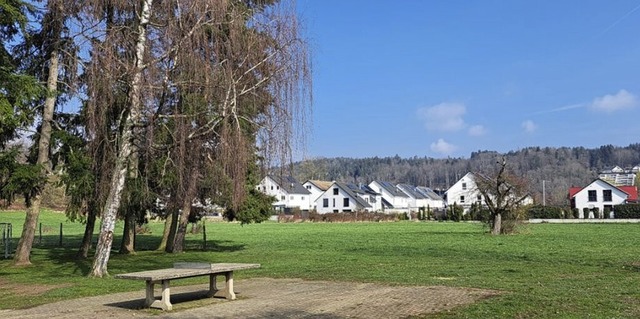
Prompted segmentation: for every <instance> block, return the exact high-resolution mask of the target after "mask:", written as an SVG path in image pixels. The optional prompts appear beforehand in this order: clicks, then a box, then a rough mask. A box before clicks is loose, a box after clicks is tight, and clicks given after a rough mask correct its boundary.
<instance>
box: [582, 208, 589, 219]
mask: <svg viewBox="0 0 640 319" xmlns="http://www.w3.org/2000/svg"><path fill="white" fill-rule="evenodd" d="M582 215H583V216H582V218H584V219H587V218H589V208H587V207H584V208H583V209H582Z"/></svg>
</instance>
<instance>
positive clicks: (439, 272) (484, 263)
mask: <svg viewBox="0 0 640 319" xmlns="http://www.w3.org/2000/svg"><path fill="white" fill-rule="evenodd" d="M23 218H24V215H23V213H19V212H17V213H16V212H1V211H0V223H1V222H11V223H13V227H14V233H13V235H14V237H16V238H17V237H19V235H20V234H19V233H20V231H21V224H22V220H23ZM41 221H42V222H43V224H53V225H54V226H51V227H50V228H48V229H49V230H51V231H50V232H48V233H46V234H43V237H45V240H43V242H44V243H43V244H40V245H35V249H34V251H33V255H32V262H33V263H34V265H33V266H31V267H26V268H15V267H12V266H11V262H10V261H7V260H0V309H3V308H17V307H29V306H33V305H37V304H42V303H46V302H51V301H55V300H60V299H68V298H76V297H81V296H88V295H99V294H106V293H112V292H119V291H130V290H141V289H142V286H141V283H139V282H133V281H126V280H115V279H112V278H105V279H91V278H87V277H86V275H87V273H88V272H89V269H90V268H91V261H90V260H82V261H78V260H76V259H75V258H74V255H75V252H76V250H77V245H78V243H79V242H80V236H81V234H82V231H83V226H82V225H81V224H78V223H71V222H68V221H66V219H65V217H64V215H62V214H59V213H50V212H47V213H44V214H43V215H42V217H41ZM61 222H62V223H63V233H64V238H63V239H64V240H63V246H62V247H57V245H58V241H59V234H58V232H59V224H60V223H61ZM162 227H163V225H162V224H161V223H152V224H151V225H150V230H151V233H147V234H141V235H139V236H138V238H137V242H138V243H139V249H141V250H140V251H139V252H138V253H137V254H136V255H128V256H125V255H118V254H117V253H114V254H112V258H111V261H110V263H109V271H110V273H111V274H117V273H123V272H130V271H136V270H147V269H155V268H164V267H169V266H171V265H172V263H173V262H174V261H207V262H249V263H260V264H262V268H261V269H256V270H248V271H242V272H239V273H238V274H237V278H240V280H241V279H242V278H248V277H273V278H304V279H312V280H334V281H356V282H381V283H388V284H392V285H427V286H428V285H445V286H456V287H474V288H487V289H496V290H500V291H502V292H503V294H502V295H501V296H499V297H496V298H492V299H488V300H484V301H481V302H479V303H476V304H473V305H471V306H469V307H465V308H460V309H456V310H455V311H453V312H448V313H442V314H438V315H435V316H430V317H429V318H432V317H435V318H461V317H462V318H464V317H468V318H496V317H498V318H587V317H590V318H637V317H640V240H639V239H638V237H639V236H638V235H639V234H640V225H638V224H566V225H556V224H538V225H527V226H525V228H523V229H522V230H521V232H520V233H519V234H517V235H510V236H497V237H494V236H490V235H488V234H486V233H485V229H484V228H483V226H482V225H480V224H474V223H438V222H395V223H353V224H350V223H344V224H343V223H340V224H337V223H336V224H332V223H298V224H278V223H263V224H252V225H244V226H241V225H239V224H235V223H222V222H216V223H211V222H209V223H207V224H206V231H207V232H206V233H207V249H206V250H202V234H201V233H199V234H191V235H189V237H188V247H190V250H189V251H188V252H187V253H183V254H178V255H171V254H165V253H162V252H156V251H154V250H153V249H154V248H155V247H156V246H157V244H158V242H159V240H160V236H161V233H162ZM16 242H17V240H16ZM118 243H119V238H116V243H115V245H114V248H116V249H117V247H118V246H117V244H118ZM14 246H15V243H14ZM1 283H9V284H30V285H41V286H44V285H63V284H64V287H60V288H56V289H52V290H49V291H47V292H45V293H42V294H33V295H27V296H25V295H16V293H15V292H14V291H12V290H3V289H2V284H1ZM188 283H190V281H188V280H185V281H177V282H176V284H188Z"/></svg>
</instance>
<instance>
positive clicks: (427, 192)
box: [416, 186, 445, 209]
mask: <svg viewBox="0 0 640 319" xmlns="http://www.w3.org/2000/svg"><path fill="white" fill-rule="evenodd" d="M416 190H417V191H418V192H420V193H421V194H422V195H424V196H425V197H426V202H427V207H430V208H432V209H443V208H444V207H445V200H444V199H443V198H442V197H440V195H438V194H436V192H434V191H433V190H432V189H431V188H429V187H425V186H416Z"/></svg>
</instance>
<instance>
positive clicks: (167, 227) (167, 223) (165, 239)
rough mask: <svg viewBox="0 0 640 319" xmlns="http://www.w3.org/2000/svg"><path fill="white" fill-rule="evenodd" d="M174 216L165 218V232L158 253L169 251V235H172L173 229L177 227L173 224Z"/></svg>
mask: <svg viewBox="0 0 640 319" xmlns="http://www.w3.org/2000/svg"><path fill="white" fill-rule="evenodd" d="M172 216H173V214H171V213H170V214H167V216H165V218H164V231H163V232H162V240H161V241H160V245H159V246H158V249H156V250H158V251H164V250H165V249H167V242H168V241H169V233H171V227H172V226H173V225H175V224H174V223H173V217H172Z"/></svg>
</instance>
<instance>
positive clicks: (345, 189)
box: [333, 182, 371, 207]
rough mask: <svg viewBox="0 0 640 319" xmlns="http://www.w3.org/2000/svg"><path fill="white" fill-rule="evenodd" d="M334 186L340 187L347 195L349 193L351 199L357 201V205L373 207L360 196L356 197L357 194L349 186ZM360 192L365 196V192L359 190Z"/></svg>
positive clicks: (336, 183) (343, 184) (344, 184)
mask: <svg viewBox="0 0 640 319" xmlns="http://www.w3.org/2000/svg"><path fill="white" fill-rule="evenodd" d="M333 184H334V185H337V186H338V187H340V188H341V189H342V190H343V191H345V193H347V194H348V195H349V197H351V198H353V200H355V201H356V203H357V204H358V205H359V206H362V207H371V205H369V203H367V202H366V201H365V200H364V199H362V198H360V197H359V196H358V195H356V192H355V191H354V190H353V189H352V188H351V187H349V184H346V183H341V182H334V183H333ZM352 185H353V184H352ZM353 186H355V185H353ZM358 191H359V192H361V193H363V194H364V192H363V191H361V190H359V189H358Z"/></svg>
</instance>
